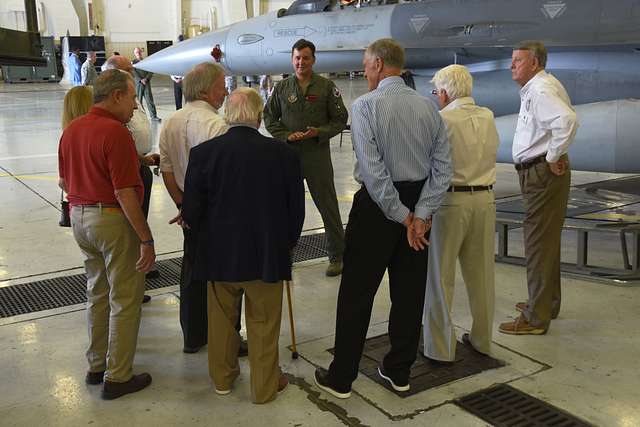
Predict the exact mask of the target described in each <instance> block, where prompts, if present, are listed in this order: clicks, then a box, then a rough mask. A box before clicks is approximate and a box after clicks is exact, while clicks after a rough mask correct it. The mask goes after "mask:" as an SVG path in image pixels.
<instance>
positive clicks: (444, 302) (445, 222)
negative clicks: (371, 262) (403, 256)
mask: <svg viewBox="0 0 640 427" xmlns="http://www.w3.org/2000/svg"><path fill="white" fill-rule="evenodd" d="M431 81H432V83H433V84H434V85H435V90H434V91H433V92H432V93H433V94H434V95H436V96H437V98H438V104H439V106H440V108H441V110H440V115H441V116H442V119H443V120H444V122H445V124H446V125H447V135H448V138H449V144H450V145H451V162H452V165H453V179H452V181H451V186H450V187H449V189H448V191H447V194H446V196H445V198H444V201H443V202H442V205H441V206H440V209H438V211H436V213H435V214H434V215H433V218H432V227H431V237H430V242H431V243H430V250H429V268H428V269H427V292H426V296H425V302H424V355H425V357H427V359H429V360H431V361H432V362H434V363H438V362H445V363H448V362H452V361H454V359H455V356H456V336H455V333H454V328H453V321H452V319H451V302H452V300H453V289H454V285H455V277H456V260H458V259H459V260H460V269H461V271H462V277H463V279H464V283H465V285H466V287H467V294H468V295H469V305H470V307H471V315H472V317H473V326H472V328H471V334H464V335H463V336H462V340H463V342H465V343H470V344H471V345H472V346H473V348H475V349H476V350H477V351H479V352H481V353H485V354H488V353H489V352H490V349H491V337H492V329H493V306H494V268H495V265H494V264H495V260H494V245H495V243H494V234H495V221H496V205H495V197H494V193H493V184H495V182H496V152H497V150H498V144H499V139H498V131H497V130H496V124H495V120H494V117H493V112H491V110H489V109H488V108H484V107H480V106H477V105H476V104H475V102H474V100H473V98H471V91H472V87H473V78H472V77H471V74H470V73H469V70H468V69H467V68H466V67H464V66H462V65H450V66H448V67H445V68H443V69H442V70H440V71H438V72H437V73H436V74H435V76H434V77H433V80H431Z"/></svg>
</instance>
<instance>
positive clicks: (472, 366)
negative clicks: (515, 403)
mask: <svg viewBox="0 0 640 427" xmlns="http://www.w3.org/2000/svg"><path fill="white" fill-rule="evenodd" d="M422 337H423V335H422V331H420V344H419V345H418V357H417V359H416V361H415V362H414V363H413V366H411V372H410V373H409V380H410V382H411V389H410V390H409V391H406V392H401V391H400V392H399V391H395V390H394V389H393V388H392V387H391V385H390V384H389V382H388V381H386V380H384V379H382V378H381V377H380V375H379V374H378V366H379V365H380V363H382V360H383V359H384V356H385V355H386V354H387V353H388V352H389V349H390V348H391V344H390V343H389V335H388V334H384V335H379V336H377V337H372V338H368V339H367V340H366V341H365V344H364V350H363V352H362V358H361V359H360V367H359V370H360V372H361V373H362V374H363V375H366V376H367V377H368V378H369V379H371V380H372V381H374V382H376V383H378V384H380V385H381V386H383V387H385V388H386V389H387V390H389V391H390V392H392V393H395V394H396V395H398V396H400V397H403V398H405V397H409V396H413V395H414V394H418V393H420V392H423V391H425V390H429V389H431V388H434V387H438V386H441V385H444V384H447V383H450V382H452V381H457V380H460V379H462V378H466V377H469V376H472V375H476V374H478V373H480V372H482V371H486V370H488V369H496V368H501V367H503V366H505V363H504V362H503V361H501V360H498V359H494V358H492V357H489V356H487V355H485V354H482V353H478V352H477V351H475V350H474V349H473V348H472V347H471V346H468V345H466V344H464V343H460V342H459V343H458V344H457V345H456V359H455V360H456V362H455V363H453V364H447V365H445V364H438V365H434V364H433V363H431V362H430V361H429V360H428V359H427V358H425V357H424V356H423V355H422V354H421V351H422V348H423V347H424V345H423V339H422ZM329 352H330V353H333V349H330V350H329Z"/></svg>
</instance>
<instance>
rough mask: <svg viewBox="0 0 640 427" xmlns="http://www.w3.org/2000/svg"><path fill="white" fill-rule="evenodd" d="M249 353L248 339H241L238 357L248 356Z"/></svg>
mask: <svg viewBox="0 0 640 427" xmlns="http://www.w3.org/2000/svg"><path fill="white" fill-rule="evenodd" d="M248 355H249V344H247V340H243V339H241V340H240V347H239V348H238V357H247V356H248Z"/></svg>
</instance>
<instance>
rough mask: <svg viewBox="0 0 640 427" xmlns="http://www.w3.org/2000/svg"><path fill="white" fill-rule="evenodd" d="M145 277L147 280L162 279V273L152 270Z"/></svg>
mask: <svg viewBox="0 0 640 427" xmlns="http://www.w3.org/2000/svg"><path fill="white" fill-rule="evenodd" d="M144 277H145V279H157V278H159V277H160V271H159V270H151V271H150V272H148V273H147V274H145V275H144Z"/></svg>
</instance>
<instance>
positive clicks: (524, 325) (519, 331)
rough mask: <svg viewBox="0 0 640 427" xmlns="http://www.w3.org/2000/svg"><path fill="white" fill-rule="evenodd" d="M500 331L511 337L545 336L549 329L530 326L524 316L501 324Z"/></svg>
mask: <svg viewBox="0 0 640 427" xmlns="http://www.w3.org/2000/svg"><path fill="white" fill-rule="evenodd" d="M498 330H499V331H500V332H502V333H503V334H509V335H544V334H546V333H547V329H546V328H543V327H542V326H533V325H530V324H529V322H527V319H525V317H524V315H522V314H520V317H518V318H517V319H515V320H514V321H512V322H505V323H501V324H500V327H499V328H498Z"/></svg>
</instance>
